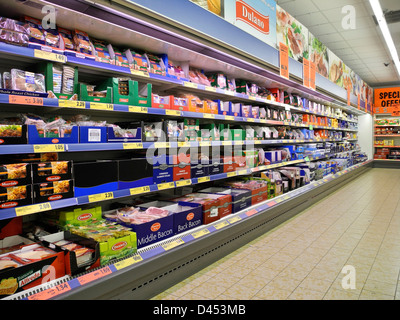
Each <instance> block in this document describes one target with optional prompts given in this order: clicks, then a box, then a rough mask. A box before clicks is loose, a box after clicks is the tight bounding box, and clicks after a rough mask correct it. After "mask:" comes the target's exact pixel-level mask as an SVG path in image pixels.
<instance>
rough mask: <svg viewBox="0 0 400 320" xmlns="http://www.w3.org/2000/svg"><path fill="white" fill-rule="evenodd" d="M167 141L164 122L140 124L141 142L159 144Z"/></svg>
mask: <svg viewBox="0 0 400 320" xmlns="http://www.w3.org/2000/svg"><path fill="white" fill-rule="evenodd" d="M166 139H167V123H166V121H164V120H163V121H157V122H148V121H144V122H142V141H143V142H160V141H166Z"/></svg>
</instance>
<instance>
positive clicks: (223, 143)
mask: <svg viewBox="0 0 400 320" xmlns="http://www.w3.org/2000/svg"><path fill="white" fill-rule="evenodd" d="M235 142H236V141H235ZM222 145H223V146H231V145H232V141H222Z"/></svg>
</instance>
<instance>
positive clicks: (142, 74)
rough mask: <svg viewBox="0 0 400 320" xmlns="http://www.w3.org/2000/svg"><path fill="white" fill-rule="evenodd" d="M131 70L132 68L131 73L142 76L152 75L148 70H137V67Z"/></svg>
mask: <svg viewBox="0 0 400 320" xmlns="http://www.w3.org/2000/svg"><path fill="white" fill-rule="evenodd" d="M130 70H131V74H132V75H134V76H141V77H147V78H149V77H150V75H149V73H148V72H145V71H140V70H135V69H130Z"/></svg>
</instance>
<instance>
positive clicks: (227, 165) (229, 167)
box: [221, 156, 238, 172]
mask: <svg viewBox="0 0 400 320" xmlns="http://www.w3.org/2000/svg"><path fill="white" fill-rule="evenodd" d="M221 160H222V163H223V169H224V172H232V171H236V170H237V168H238V166H237V163H236V159H235V156H221Z"/></svg>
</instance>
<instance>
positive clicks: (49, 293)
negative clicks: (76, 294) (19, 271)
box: [28, 282, 71, 300]
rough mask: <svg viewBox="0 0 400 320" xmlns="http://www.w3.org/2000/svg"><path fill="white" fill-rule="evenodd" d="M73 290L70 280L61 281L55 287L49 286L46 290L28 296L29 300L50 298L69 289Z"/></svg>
mask: <svg viewBox="0 0 400 320" xmlns="http://www.w3.org/2000/svg"><path fill="white" fill-rule="evenodd" d="M70 290H71V286H70V285H69V283H68V282H65V283H61V284H59V285H57V286H55V287H53V288H49V289H46V290H43V291H41V292H38V293H35V294H33V295H31V296H28V300H49V299H51V298H53V297H56V296H58V295H60V294H62V293H65V292H67V291H70Z"/></svg>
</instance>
